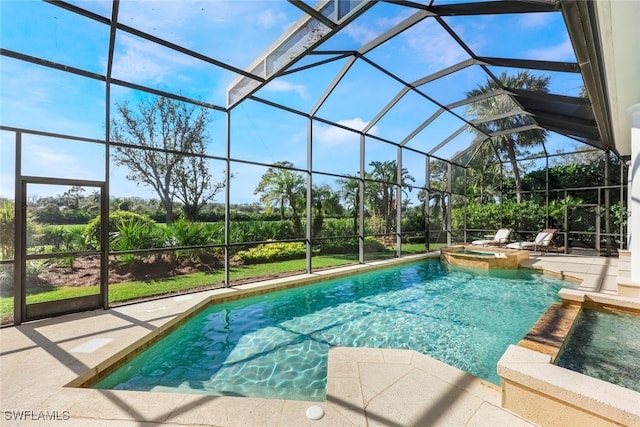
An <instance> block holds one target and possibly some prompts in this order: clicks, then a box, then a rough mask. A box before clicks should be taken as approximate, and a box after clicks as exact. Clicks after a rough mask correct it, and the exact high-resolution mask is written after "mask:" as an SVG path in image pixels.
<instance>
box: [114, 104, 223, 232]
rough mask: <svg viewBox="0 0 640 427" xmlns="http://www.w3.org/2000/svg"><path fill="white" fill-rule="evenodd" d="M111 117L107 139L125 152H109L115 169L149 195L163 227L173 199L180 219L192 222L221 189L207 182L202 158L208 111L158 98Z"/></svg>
mask: <svg viewBox="0 0 640 427" xmlns="http://www.w3.org/2000/svg"><path fill="white" fill-rule="evenodd" d="M117 112H118V113H119V117H117V118H115V119H114V120H113V121H112V124H111V132H112V139H113V141H115V142H119V143H123V144H127V145H128V146H126V147H124V146H118V145H116V146H114V149H115V161H116V164H118V165H121V166H125V167H127V168H128V169H129V173H128V175H127V178H128V179H130V180H132V181H134V182H136V183H137V184H139V185H145V186H149V187H151V188H153V189H154V191H155V192H156V193H157V194H158V197H159V198H160V203H161V204H162V206H163V207H164V209H165V212H166V221H167V223H168V224H170V223H171V222H173V217H174V199H178V200H179V201H180V202H182V206H183V213H184V216H185V218H186V219H189V220H193V219H195V218H196V217H197V215H198V212H199V211H200V209H201V208H202V207H203V206H204V205H205V204H206V203H207V202H209V201H211V200H213V198H214V197H215V196H216V194H217V193H218V192H219V191H220V190H221V189H222V187H223V183H220V182H213V181H212V178H211V174H210V172H209V168H208V165H207V159H206V157H204V154H205V151H206V144H207V140H208V137H207V134H206V127H207V124H208V122H209V117H208V110H207V109H205V108H204V107H201V108H196V107H194V106H191V105H189V104H185V103H182V102H178V101H174V100H172V99H169V98H164V97H159V98H155V99H153V100H143V101H140V102H139V103H138V104H137V105H136V106H134V107H130V106H129V103H128V102H124V103H122V104H118V105H117ZM135 147H140V149H137V148H135Z"/></svg>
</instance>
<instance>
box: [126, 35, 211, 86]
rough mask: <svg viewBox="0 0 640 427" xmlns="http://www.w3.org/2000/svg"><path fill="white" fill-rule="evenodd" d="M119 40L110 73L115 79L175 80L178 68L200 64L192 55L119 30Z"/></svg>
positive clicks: (143, 80) (141, 80) (155, 81)
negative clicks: (183, 53)
mask: <svg viewBox="0 0 640 427" xmlns="http://www.w3.org/2000/svg"><path fill="white" fill-rule="evenodd" d="M119 43H120V46H119V47H118V49H117V51H116V54H115V55H114V61H113V75H114V77H116V78H119V79H123V80H129V81H133V82H136V83H139V82H153V83H159V82H162V81H164V80H166V79H169V78H170V79H175V78H176V75H179V73H178V72H177V71H176V70H177V69H179V68H186V67H198V66H199V65H200V64H199V61H198V60H196V59H195V58H192V57H189V56H186V55H182V54H179V53H176V52H173V51H170V50H168V49H165V48H163V47H162V46H160V45H157V44H154V43H150V42H147V41H144V40H140V39H136V38H134V37H131V36H128V35H123V34H122V33H121V34H120V36H119Z"/></svg>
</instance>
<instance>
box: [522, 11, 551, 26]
mask: <svg viewBox="0 0 640 427" xmlns="http://www.w3.org/2000/svg"><path fill="white" fill-rule="evenodd" d="M551 18H552V15H551V14H549V13H525V14H523V15H522V16H521V17H520V19H519V21H520V22H519V23H520V25H519V27H520V28H521V29H532V28H542V27H546V26H547V24H549V23H550V22H551Z"/></svg>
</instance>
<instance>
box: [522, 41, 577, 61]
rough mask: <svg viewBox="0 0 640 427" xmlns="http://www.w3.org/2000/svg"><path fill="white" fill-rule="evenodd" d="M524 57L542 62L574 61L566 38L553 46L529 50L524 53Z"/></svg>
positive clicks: (571, 49) (569, 43) (569, 42)
mask: <svg viewBox="0 0 640 427" xmlns="http://www.w3.org/2000/svg"><path fill="white" fill-rule="evenodd" d="M525 56H526V57H527V58H535V59H539V60H543V61H575V56H574V53H573V47H572V46H571V41H570V40H569V39H568V38H566V39H565V40H564V41H563V42H561V43H559V44H557V45H555V46H550V47H545V48H540V49H531V50H529V51H527V52H525Z"/></svg>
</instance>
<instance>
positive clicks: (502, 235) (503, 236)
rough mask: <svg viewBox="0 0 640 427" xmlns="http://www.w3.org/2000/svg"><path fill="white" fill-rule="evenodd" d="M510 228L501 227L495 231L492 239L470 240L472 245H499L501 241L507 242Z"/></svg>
mask: <svg viewBox="0 0 640 427" xmlns="http://www.w3.org/2000/svg"><path fill="white" fill-rule="evenodd" d="M511 231H512V230H511V229H510V228H501V229H500V230H498V231H496V234H495V235H494V236H493V238H492V239H484V240H474V241H473V242H471V244H472V245H478V246H486V245H499V244H503V243H507V242H508V241H509V235H511Z"/></svg>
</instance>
